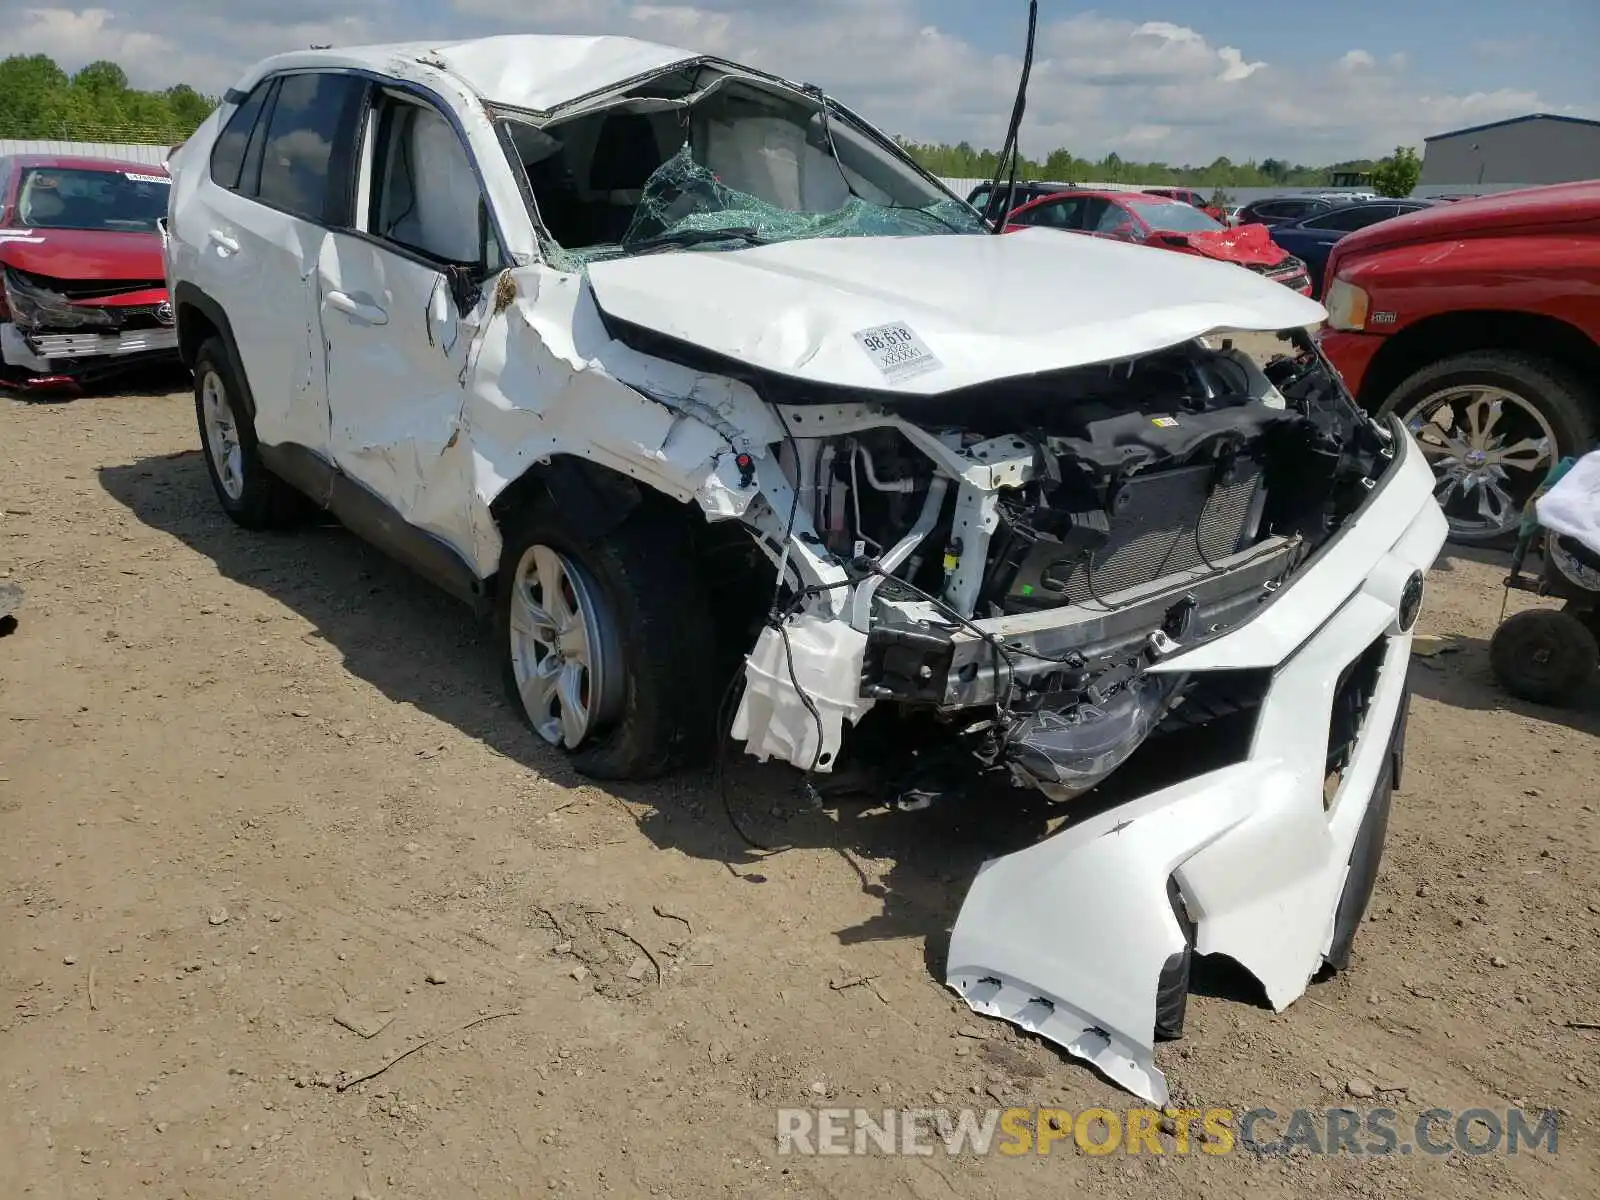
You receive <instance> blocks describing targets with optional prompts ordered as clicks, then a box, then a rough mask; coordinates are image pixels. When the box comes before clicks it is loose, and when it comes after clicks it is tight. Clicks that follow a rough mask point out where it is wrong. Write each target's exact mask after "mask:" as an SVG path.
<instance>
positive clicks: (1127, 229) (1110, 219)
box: [1094, 200, 1133, 233]
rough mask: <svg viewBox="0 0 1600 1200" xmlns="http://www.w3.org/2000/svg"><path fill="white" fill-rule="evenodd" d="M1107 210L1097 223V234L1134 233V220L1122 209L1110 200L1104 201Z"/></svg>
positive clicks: (1095, 229)
mask: <svg viewBox="0 0 1600 1200" xmlns="http://www.w3.org/2000/svg"><path fill="white" fill-rule="evenodd" d="M1102 203H1103V204H1105V209H1104V210H1103V211H1102V212H1101V213H1100V216H1099V218H1098V219H1097V220H1096V221H1095V226H1094V231H1095V232H1096V233H1131V232H1132V231H1133V218H1132V217H1130V216H1129V215H1128V214H1127V213H1126V212H1124V211H1123V210H1122V209H1121V208H1120V207H1118V206H1117V205H1115V204H1112V203H1111V202H1110V201H1109V200H1107V201H1102Z"/></svg>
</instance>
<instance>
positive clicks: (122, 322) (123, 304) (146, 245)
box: [0, 155, 178, 388]
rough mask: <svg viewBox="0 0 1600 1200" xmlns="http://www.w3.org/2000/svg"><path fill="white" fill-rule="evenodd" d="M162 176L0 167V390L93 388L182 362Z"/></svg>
mask: <svg viewBox="0 0 1600 1200" xmlns="http://www.w3.org/2000/svg"><path fill="white" fill-rule="evenodd" d="M171 187H172V181H171V180H170V179H169V178H168V176H167V172H166V171H165V170H164V169H163V168H161V167H153V166H150V165H149V164H147V163H129V162H114V161H111V160H109V159H99V158H68V157H60V156H45V155H18V156H13V157H10V158H0V278H3V288H0V385H10V386H12V387H22V388H40V387H58V386H71V385H76V384H80V383H86V382H89V381H91V380H93V379H95V378H97V377H100V376H104V375H108V374H112V373H114V372H116V371H119V370H123V369H125V368H127V367H129V366H132V365H134V364H138V363H144V362H149V361H151V360H152V359H162V358H169V359H172V360H173V361H176V359H177V351H178V335H177V330H176V327H175V325H174V321H173V312H172V304H171V302H170V301H169V300H168V297H167V281H166V267H165V264H164V260H163V257H162V248H161V233H160V230H159V228H158V226H157V224H156V222H157V221H158V220H159V219H160V218H162V217H165V216H166V215H167V197H168V195H169V193H170V192H171Z"/></svg>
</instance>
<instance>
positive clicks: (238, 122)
mask: <svg viewBox="0 0 1600 1200" xmlns="http://www.w3.org/2000/svg"><path fill="white" fill-rule="evenodd" d="M272 84H273V80H270V79H269V80H267V81H266V82H264V83H258V84H257V85H256V86H255V89H254V90H253V91H251V93H250V94H249V95H248V96H246V97H245V98H244V103H242V104H240V105H239V107H238V108H236V109H234V110H233V115H232V116H230V117H229V118H228V122H227V124H226V125H224V126H223V127H222V132H221V133H220V134H218V135H217V141H216V144H215V145H214V146H212V147H211V178H212V180H213V181H214V182H215V183H216V184H217V185H218V186H219V187H225V188H227V189H228V190H229V191H230V192H231V191H237V190H238V188H239V176H240V173H241V172H242V171H243V170H244V159H245V153H244V152H245V147H246V146H248V145H249V144H250V133H251V131H252V130H254V129H255V127H256V121H257V119H259V118H260V116H261V109H262V108H263V107H264V106H265V104H266V100H267V93H268V92H269V91H271V90H272Z"/></svg>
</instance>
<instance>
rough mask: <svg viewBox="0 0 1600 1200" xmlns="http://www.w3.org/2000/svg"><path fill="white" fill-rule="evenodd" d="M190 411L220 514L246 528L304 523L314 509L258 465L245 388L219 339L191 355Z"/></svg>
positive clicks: (281, 527) (260, 463) (211, 339)
mask: <svg viewBox="0 0 1600 1200" xmlns="http://www.w3.org/2000/svg"><path fill="white" fill-rule="evenodd" d="M194 411H195V419H196V421H197V422H198V423H199V425H200V447H201V451H202V453H204V455H205V460H206V473H207V474H208V475H210V476H211V486H212V488H213V490H215V492H216V493H217V501H218V502H219V503H220V504H221V505H222V511H223V512H225V513H227V514H228V516H230V517H231V518H233V520H234V522H235V523H236V524H238V525H240V526H242V527H243V528H245V529H284V528H288V527H290V526H294V525H299V524H301V523H302V522H304V521H305V520H306V519H307V518H308V517H309V516H310V515H311V514H312V513H313V512H314V511H315V505H313V504H312V503H311V501H310V500H308V499H306V497H304V496H302V495H301V494H300V493H299V492H297V491H295V490H294V488H292V487H290V486H289V485H288V484H287V483H285V482H284V481H283V480H282V479H280V478H278V476H276V475H274V474H273V473H272V472H271V471H270V470H269V469H268V468H267V465H266V464H265V463H264V462H262V461H261V452H260V445H259V443H258V442H257V441H256V430H255V425H254V423H253V422H252V421H251V419H250V413H249V412H248V410H247V409H246V406H245V404H244V389H243V388H242V387H241V386H240V381H239V379H238V377H237V375H235V373H234V370H233V366H232V363H231V362H230V361H229V356H228V350H227V347H226V346H225V345H224V344H223V342H222V339H221V338H215V337H214V338H208V339H207V340H206V341H205V342H204V343H203V344H202V345H201V347H200V351H199V353H198V354H196V355H195V362H194Z"/></svg>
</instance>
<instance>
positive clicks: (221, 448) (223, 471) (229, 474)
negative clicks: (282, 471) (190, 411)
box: [200, 371, 244, 500]
mask: <svg viewBox="0 0 1600 1200" xmlns="http://www.w3.org/2000/svg"><path fill="white" fill-rule="evenodd" d="M200 412H201V414H202V416H203V417H204V420H205V430H206V453H208V454H209V455H211V465H212V467H213V468H215V470H216V472H217V482H218V483H220V484H221V485H222V490H223V491H224V492H226V493H227V495H228V498H229V499H230V500H237V499H239V498H240V497H241V496H243V495H244V452H243V451H242V450H241V449H240V447H239V422H238V420H237V419H236V418H235V417H234V415H233V405H232V404H231V403H230V402H229V400H228V389H227V386H226V385H225V384H224V383H223V382H222V377H221V376H220V375H218V374H217V373H216V372H215V371H207V372H206V373H205V375H204V376H203V377H202V378H201V380H200Z"/></svg>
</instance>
